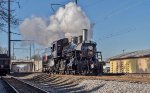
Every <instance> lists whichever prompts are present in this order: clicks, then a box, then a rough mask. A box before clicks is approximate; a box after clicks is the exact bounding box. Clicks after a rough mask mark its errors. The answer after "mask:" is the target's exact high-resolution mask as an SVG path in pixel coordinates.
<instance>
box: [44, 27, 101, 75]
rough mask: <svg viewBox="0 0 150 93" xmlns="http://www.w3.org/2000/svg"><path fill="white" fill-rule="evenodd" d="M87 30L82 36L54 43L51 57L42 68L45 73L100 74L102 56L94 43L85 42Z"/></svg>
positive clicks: (84, 30)
mask: <svg viewBox="0 0 150 93" xmlns="http://www.w3.org/2000/svg"><path fill="white" fill-rule="evenodd" d="M87 32H88V30H87V29H83V36H82V35H81V36H79V37H73V38H72V39H71V41H70V42H69V39H68V38H63V39H60V40H57V41H54V42H53V43H52V46H51V55H49V57H48V61H46V62H47V64H46V65H45V66H44V67H43V68H44V71H45V72H49V73H62V74H80V75H98V74H101V73H102V69H103V68H102V64H101V62H100V61H102V55H101V52H98V51H97V48H96V43H95V42H93V41H91V40H87Z"/></svg>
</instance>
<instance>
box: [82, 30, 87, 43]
mask: <svg viewBox="0 0 150 93" xmlns="http://www.w3.org/2000/svg"><path fill="white" fill-rule="evenodd" d="M87 36H88V30H87V29H83V42H84V41H87Z"/></svg>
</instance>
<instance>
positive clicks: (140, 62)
mask: <svg viewBox="0 0 150 93" xmlns="http://www.w3.org/2000/svg"><path fill="white" fill-rule="evenodd" d="M110 73H150V57H145V58H131V59H121V60H111V61H110Z"/></svg>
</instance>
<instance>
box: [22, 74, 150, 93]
mask: <svg viewBox="0 0 150 93" xmlns="http://www.w3.org/2000/svg"><path fill="white" fill-rule="evenodd" d="M24 80H25V81H26V82H28V83H30V84H32V85H35V86H37V87H39V88H42V89H44V90H46V91H49V92H51V93H150V83H146V82H145V83H142V82H137V83H133V82H130V81H115V80H114V81H112V80H94V79H87V78H86V79H83V78H81V77H76V76H57V75H48V74H41V75H33V77H32V76H30V78H28V79H25V78H24Z"/></svg>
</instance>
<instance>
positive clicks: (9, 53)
mask: <svg viewBox="0 0 150 93" xmlns="http://www.w3.org/2000/svg"><path fill="white" fill-rule="evenodd" d="M8 56H9V58H11V31H10V0H8Z"/></svg>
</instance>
